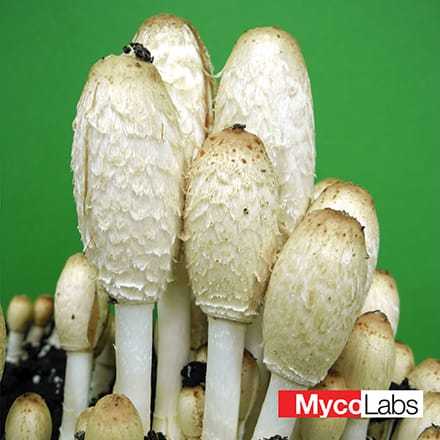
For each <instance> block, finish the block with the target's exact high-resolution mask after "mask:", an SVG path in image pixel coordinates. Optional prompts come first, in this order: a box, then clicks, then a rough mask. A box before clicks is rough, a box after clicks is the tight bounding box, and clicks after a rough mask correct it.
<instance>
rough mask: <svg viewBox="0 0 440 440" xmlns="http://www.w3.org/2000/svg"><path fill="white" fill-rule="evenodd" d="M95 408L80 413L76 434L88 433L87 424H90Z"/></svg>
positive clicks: (91, 407)
mask: <svg viewBox="0 0 440 440" xmlns="http://www.w3.org/2000/svg"><path fill="white" fill-rule="evenodd" d="M93 408H94V407H93V406H90V407H89V408H86V409H85V410H84V411H82V412H81V413H80V415H79V416H78V418H77V419H76V424H75V433H77V432H86V431H87V424H88V423H89V419H90V416H91V415H92V412H93Z"/></svg>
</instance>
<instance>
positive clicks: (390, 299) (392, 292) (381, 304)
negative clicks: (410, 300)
mask: <svg viewBox="0 0 440 440" xmlns="http://www.w3.org/2000/svg"><path fill="white" fill-rule="evenodd" d="M375 310H380V311H381V312H382V313H385V315H386V317H387V318H388V320H389V321H390V324H391V327H392V328H393V333H394V335H395V334H396V333H397V326H398V324H399V314H400V299H399V292H398V291H397V285H396V281H395V280H394V278H393V277H392V275H391V274H390V273H389V272H386V271H384V270H380V269H376V270H375V271H374V274H373V282H372V283H371V286H370V289H369V290H368V293H367V298H366V300H365V303H364V306H363V307H362V311H361V313H366V312H374V311H375Z"/></svg>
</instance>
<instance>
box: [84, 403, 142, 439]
mask: <svg viewBox="0 0 440 440" xmlns="http://www.w3.org/2000/svg"><path fill="white" fill-rule="evenodd" d="M103 439H105V440H121V439H124V440H143V439H144V429H143V427H142V422H141V419H140V417H139V413H138V412H137V411H136V408H135V407H134V405H133V404H132V403H131V401H130V400H129V399H128V397H126V396H124V395H122V394H109V395H107V396H104V397H103V398H101V399H99V400H98V402H97V403H96V405H95V407H94V408H93V411H92V412H91V414H90V416H89V419H88V422H87V430H86V436H85V440H103Z"/></svg>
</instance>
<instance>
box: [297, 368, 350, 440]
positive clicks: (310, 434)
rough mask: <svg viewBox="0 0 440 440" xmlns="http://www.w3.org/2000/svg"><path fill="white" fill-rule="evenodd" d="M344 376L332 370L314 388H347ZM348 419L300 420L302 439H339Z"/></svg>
mask: <svg viewBox="0 0 440 440" xmlns="http://www.w3.org/2000/svg"><path fill="white" fill-rule="evenodd" d="M346 388H347V387H346V384H345V380H344V378H343V377H342V376H341V375H340V374H339V373H338V372H337V371H335V370H330V371H329V372H328V374H327V376H326V377H325V379H324V380H323V381H322V382H320V383H319V384H318V385H316V386H315V387H314V388H313V389H314V390H345V389H346ZM346 424H347V419H342V418H328V419H303V420H301V421H300V422H299V432H300V438H301V440H339V439H340V438H341V436H342V433H343V432H344V429H345V425H346Z"/></svg>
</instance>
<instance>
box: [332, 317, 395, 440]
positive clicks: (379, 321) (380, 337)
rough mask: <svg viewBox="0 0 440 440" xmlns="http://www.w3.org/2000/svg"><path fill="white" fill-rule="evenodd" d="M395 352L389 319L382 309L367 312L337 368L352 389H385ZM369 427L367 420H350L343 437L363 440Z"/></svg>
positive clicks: (389, 377)
mask: <svg viewBox="0 0 440 440" xmlns="http://www.w3.org/2000/svg"><path fill="white" fill-rule="evenodd" d="M395 353H396V352H395V346H394V336H393V329H392V327H391V324H390V322H389V321H388V318H387V317H386V316H385V315H384V314H383V313H382V312H378V311H376V312H367V313H364V314H363V315H361V316H360V317H359V318H358V319H357V321H356V324H355V326H354V328H353V331H352V333H351V336H350V339H349V340H348V342H347V345H346V346H345V347H344V350H343V352H342V353H341V355H340V356H339V358H338V360H337V361H336V363H335V369H336V371H338V372H339V373H341V374H342V375H343V376H344V378H345V382H346V384H347V388H349V389H356V390H359V389H360V390H386V389H388V388H389V386H390V384H391V379H392V377H393V369H394V362H395ZM367 430H368V419H350V420H348V421H347V427H346V428H345V431H344V435H343V437H342V439H343V440H360V439H362V440H364V439H365V437H366V436H367Z"/></svg>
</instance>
